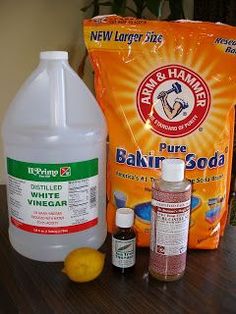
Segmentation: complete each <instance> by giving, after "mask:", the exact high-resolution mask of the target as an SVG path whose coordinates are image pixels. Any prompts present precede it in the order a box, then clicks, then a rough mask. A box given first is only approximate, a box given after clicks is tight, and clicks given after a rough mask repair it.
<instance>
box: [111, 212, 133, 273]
mask: <svg viewBox="0 0 236 314" xmlns="http://www.w3.org/2000/svg"><path fill="white" fill-rule="evenodd" d="M133 223H134V211H133V210H132V209H131V208H118V209H117V211H116V226H117V231H116V232H115V233H114V234H113V235H112V265H113V268H114V269H115V270H116V271H118V272H120V273H122V274H125V273H129V272H130V271H132V270H133V269H134V265H135V259H136V256H135V254H136V236H135V232H134V230H133V228H132V226H133Z"/></svg>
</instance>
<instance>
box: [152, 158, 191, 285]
mask: <svg viewBox="0 0 236 314" xmlns="http://www.w3.org/2000/svg"><path fill="white" fill-rule="evenodd" d="M184 170H185V163H184V161H183V160H180V159H165V160H163V161H162V163H161V171H162V173H161V179H160V180H159V181H157V180H155V181H154V182H153V189H152V219H151V243H150V260H149V272H150V274H151V275H152V276H153V277H155V278H157V279H159V280H162V281H174V280H177V279H179V278H181V277H182V276H183V274H184V271H185V266H186V255H187V243H188V231H189V218H190V204H191V183H190V182H189V181H187V180H185V179H184Z"/></svg>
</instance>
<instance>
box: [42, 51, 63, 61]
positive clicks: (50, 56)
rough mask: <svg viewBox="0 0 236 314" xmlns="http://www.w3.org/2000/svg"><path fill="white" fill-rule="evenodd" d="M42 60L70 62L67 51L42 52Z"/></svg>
mask: <svg viewBox="0 0 236 314" xmlns="http://www.w3.org/2000/svg"><path fill="white" fill-rule="evenodd" d="M40 59H41V60H42V59H43V60H68V52H67V51H41V52H40Z"/></svg>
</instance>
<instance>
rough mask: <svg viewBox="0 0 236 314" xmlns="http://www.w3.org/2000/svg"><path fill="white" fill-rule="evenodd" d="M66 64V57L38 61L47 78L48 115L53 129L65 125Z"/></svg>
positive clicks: (64, 126)
mask: <svg viewBox="0 0 236 314" xmlns="http://www.w3.org/2000/svg"><path fill="white" fill-rule="evenodd" d="M68 66H69V64H68V60H67V59H40V63H39V67H40V68H41V69H42V71H46V72H47V76H48V79H49V93H50V111H51V114H50V117H51V125H52V126H53V128H55V129H56V128H58V129H62V128H66V126H67V112H66V91H65V71H66V68H67V67H68Z"/></svg>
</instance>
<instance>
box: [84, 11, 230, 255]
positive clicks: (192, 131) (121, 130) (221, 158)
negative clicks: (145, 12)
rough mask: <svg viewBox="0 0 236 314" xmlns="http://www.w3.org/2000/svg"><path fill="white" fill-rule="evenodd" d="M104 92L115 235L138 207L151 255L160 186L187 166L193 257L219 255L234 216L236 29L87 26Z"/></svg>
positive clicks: (130, 21)
mask: <svg viewBox="0 0 236 314" xmlns="http://www.w3.org/2000/svg"><path fill="white" fill-rule="evenodd" d="M84 36H85V42H86V46H87V48H88V51H89V56H90V60H91V62H92V65H93V68H94V71H95V90H96V96H97V99H98V101H99V104H100V106H101V108H102V109H103V111H104V113H105V115H106V118H107V121H108V127H109V142H110V144H109V145H110V146H109V160H108V180H107V181H108V183H107V184H108V187H107V192H108V201H109V202H108V209H107V221H108V230H109V231H110V232H112V231H113V228H114V220H115V219H114V218H115V210H116V208H118V207H131V208H133V210H134V212H135V229H136V232H137V242H138V245H139V246H148V245H149V232H150V227H151V226H150V220H151V182H152V179H153V178H156V177H158V176H159V171H160V165H161V160H163V159H164V158H173V157H174V158H181V159H183V160H185V163H186V176H187V179H189V180H190V181H191V182H192V184H193V195H192V202H191V223H190V236H189V247H190V248H195V249H215V248H217V246H218V244H219V238H220V235H222V234H223V231H224V228H225V224H226V219H227V207H228V205H227V204H228V195H229V186H230V174H231V160H232V144H233V129H234V104H235V98H236V28H235V27H231V26H227V25H222V24H213V23H203V22H188V21H179V22H160V21H148V20H138V19H135V18H121V17H118V16H101V17H96V18H94V19H92V20H86V21H85V22H84Z"/></svg>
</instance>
